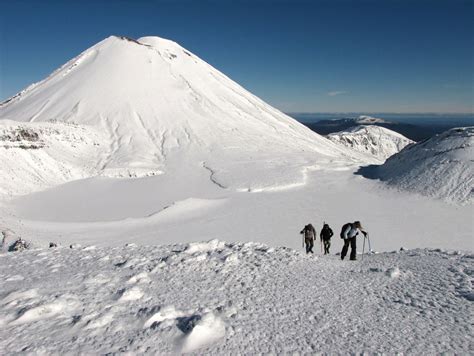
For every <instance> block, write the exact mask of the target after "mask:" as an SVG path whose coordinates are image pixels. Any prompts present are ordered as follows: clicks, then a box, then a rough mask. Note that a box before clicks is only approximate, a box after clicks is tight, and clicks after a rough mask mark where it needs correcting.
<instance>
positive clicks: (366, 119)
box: [354, 115, 390, 125]
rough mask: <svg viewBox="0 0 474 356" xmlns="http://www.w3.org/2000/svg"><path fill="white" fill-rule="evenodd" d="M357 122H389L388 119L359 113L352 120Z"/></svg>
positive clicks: (361, 123) (362, 123)
mask: <svg viewBox="0 0 474 356" xmlns="http://www.w3.org/2000/svg"><path fill="white" fill-rule="evenodd" d="M354 121H355V122H356V123H357V124H360V125H364V124H389V123H390V121H387V120H384V119H381V118H378V117H372V116H368V115H360V116H359V117H358V118H356V119H355V120H354Z"/></svg>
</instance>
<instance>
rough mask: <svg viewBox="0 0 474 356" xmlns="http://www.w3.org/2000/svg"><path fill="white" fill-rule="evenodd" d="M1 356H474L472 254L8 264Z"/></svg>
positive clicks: (103, 253) (51, 253)
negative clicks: (35, 355) (327, 355)
mask: <svg viewBox="0 0 474 356" xmlns="http://www.w3.org/2000/svg"><path fill="white" fill-rule="evenodd" d="M0 271H1V272H0V274H1V282H0V283H1V284H0V290H1V292H0V305H1V308H0V349H1V350H2V351H3V352H4V353H6V354H16V353H46V354H51V353H54V354H64V353H68V354H103V353H116V352H119V353H123V352H132V353H159V354H173V353H195V354H216V355H222V354H241V353H245V354H257V353H265V354H268V353H294V352H297V353H331V354H334V353H336V354H348V353H351V354H355V353H357V354H359V353H387V354H394V353H409V354H439V353H443V352H447V353H457V354H468V353H470V352H472V350H473V347H474V338H473V328H472V302H473V301H474V293H473V290H472V276H473V271H474V256H473V255H472V254H463V253H459V252H444V251H441V250H427V249H419V250H408V251H401V252H392V253H383V254H375V255H366V256H364V258H363V260H362V259H361V256H359V261H358V262H352V261H343V262H341V261H340V259H339V258H338V256H321V257H318V256H306V255H303V254H301V253H299V252H296V251H294V250H291V249H288V248H284V247H278V248H271V247H268V246H266V245H263V244H257V243H224V242H221V241H218V240H213V241H209V242H196V243H191V244H174V245H168V246H156V247H147V246H137V245H134V244H131V245H128V246H125V247H116V248H113V249H110V248H95V247H93V246H88V247H85V248H75V249H69V248H55V249H36V250H30V251H26V252H23V253H9V254H3V255H0Z"/></svg>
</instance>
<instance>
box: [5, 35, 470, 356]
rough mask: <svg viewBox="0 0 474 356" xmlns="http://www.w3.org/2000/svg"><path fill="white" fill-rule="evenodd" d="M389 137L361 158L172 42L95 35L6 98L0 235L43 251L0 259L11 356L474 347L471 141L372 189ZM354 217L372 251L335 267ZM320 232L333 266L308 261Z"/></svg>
mask: <svg viewBox="0 0 474 356" xmlns="http://www.w3.org/2000/svg"><path fill="white" fill-rule="evenodd" d="M368 130H370V132H372V133H373V132H374V131H376V130H378V128H376V127H371V128H370V129H368ZM351 134H352V135H353V136H354V137H358V138H357V140H359V137H360V141H358V142H360V144H357V145H356V146H360V145H362V146H364V145H365V143H366V141H365V140H371V137H373V136H370V134H369V133H368V131H367V133H366V135H367V136H366V137H364V133H363V132H362V133H361V134H360V135H361V136H358V135H359V134H356V132H353V133H351ZM395 136H396V135H394V134H392V133H390V135H388V134H387V133H386V132H383V134H380V136H377V137H376V138H374V140H378V141H377V142H378V148H377V149H376V150H375V151H372V150H370V151H371V152H370V154H368V153H367V152H365V151H364V150H365V148H367V147H368V146H367V145H365V148H364V149H363V150H362V151H363V152H361V151H359V150H357V149H354V146H351V147H348V146H347V145H343V144H340V143H335V142H332V141H331V140H329V139H327V138H325V137H322V136H320V135H318V134H316V133H314V132H312V131H311V130H310V129H308V128H307V127H305V126H303V125H302V124H300V123H298V122H297V121H295V120H293V119H291V118H290V117H288V116H287V115H285V114H283V113H281V112H280V111H278V110H277V109H275V108H273V107H271V106H270V105H268V104H266V103H265V102H263V101H262V100H260V99H259V98H257V97H255V96H254V95H252V94H251V93H249V92H248V91H246V90H245V89H244V88H242V87H241V86H240V85H238V84H237V83H235V82H233V81H232V80H231V79H229V78H228V77H226V76H225V75H224V74H222V73H220V72H219V71H218V70H216V69H215V68H213V67H211V66H210V65H209V64H207V63H206V62H204V61H203V60H201V59H200V58H198V57H197V56H196V55H195V54H193V53H191V52H190V51H188V50H186V49H184V48H183V47H181V46H179V45H178V44H176V43H175V42H172V41H168V40H164V39H161V38H158V37H144V38H141V39H138V40H132V39H129V38H125V37H115V36H112V37H109V38H107V39H105V40H103V41H102V42H100V43H98V44H96V45H95V46H93V47H91V48H89V49H87V50H85V51H84V52H83V53H81V54H80V55H79V56H78V57H76V58H74V59H72V60H71V61H69V62H68V63H66V64H65V65H64V66H62V67H61V68H59V69H58V70H57V71H55V72H54V73H52V74H51V75H50V76H49V77H48V78H46V79H44V80H43V81H41V82H39V83H36V84H33V85H31V86H30V87H28V88H26V89H25V90H23V91H22V92H20V93H19V94H17V95H16V96H14V97H12V98H11V99H8V100H7V101H5V102H3V103H1V104H0V162H1V164H0V230H1V231H2V232H3V233H4V234H3V235H4V241H3V243H4V246H9V245H11V244H12V243H13V242H14V240H15V239H16V238H18V237H22V238H24V239H25V240H27V241H28V242H29V243H30V245H31V248H30V249H28V250H26V251H23V252H15V253H13V252H6V251H5V250H4V251H2V252H1V253H0V306H1V307H0V354H20V353H45V354H64V353H72V354H96V353H121V352H131V353H154V354H156V353H158V354H160V353H161V354H174V353H187V352H191V353H192V352H195V353H212V354H242V353H247V354H256V353H293V352H299V353H336V354H347V353H362V352H368V353H389V354H392V353H412V354H420V353H429V354H433V353H440V352H447V353H469V352H472V350H473V342H474V341H473V337H472V335H473V333H472V325H471V319H472V304H471V303H472V301H473V296H472V295H473V294H472V271H473V262H472V261H473V257H472V252H470V251H472V250H474V248H473V240H472V238H473V235H474V231H473V223H472V215H473V210H472V209H473V207H472V204H471V203H472V200H470V195H469V194H472V193H470V191H471V189H472V176H473V173H472V140H473V136H472V128H466V129H459V131H453V132H450V133H447V134H446V135H445V136H442V137H438V138H434V139H433V140H432V141H427V142H422V143H419V144H414V145H409V146H407V147H406V148H404V149H403V150H402V151H401V152H400V153H398V154H396V155H394V156H392V158H389V159H388V160H387V162H386V163H385V164H384V165H382V166H379V168H377V169H380V171H381V172H382V171H383V172H384V178H383V179H382V180H380V179H367V178H366V177H365V174H361V167H368V166H370V165H373V164H374V163H381V162H382V161H383V159H382V158H378V156H374V154H379V153H380V152H383V153H384V154H386V155H388V151H389V149H392V148H388V146H385V144H387V145H389V142H390V144H394V145H395V146H394V147H397V150H398V149H399V148H398V147H399V146H397V145H398V143H399V141H398V138H395ZM443 137H444V138H443ZM354 139H355V138H354ZM364 142H365V143H364ZM400 142H401V141H400ZM381 143H383V145H381ZM349 146H350V145H349ZM440 147H441V148H440ZM393 149H395V148H393ZM405 157H406V158H405ZM439 164H441V165H442V167H444V168H443V169H441V168H436V167H438V166H437V165H439ZM433 167H435V168H433ZM366 169H369V168H366ZM370 169H372V170H373V168H370ZM407 172H408V173H407ZM410 172H411V173H410ZM403 174H408V175H407V176H403ZM391 177H393V182H395V180H396V179H398V181H400V182H402V183H403V184H392V180H391V179H392V178H391ZM399 177H403V179H402V178H399ZM385 181H388V183H389V184H386V183H385ZM410 182H418V183H417V184H419V185H417V186H414V185H413V186H411V185H410V184H411V183H410ZM430 184H432V185H433V188H432V189H433V190H436V191H439V192H443V194H440V195H436V194H431V193H432V192H431V191H428V188H426V187H427V186H429V185H430ZM393 186H395V187H396V188H397V189H393V188H391V187H393ZM447 187H450V188H449V189H448V188H447ZM468 192H469V193H468ZM420 193H421V194H420ZM466 197H468V198H469V199H466ZM439 198H440V199H439ZM458 198H460V199H458ZM446 200H448V201H449V202H451V204H448V203H446ZM459 202H461V203H462V204H458V203H459ZM355 220H360V221H361V222H362V225H363V227H364V228H365V229H366V230H367V231H368V232H369V233H370V235H369V236H370V240H371V243H372V248H373V249H374V250H375V251H378V252H380V253H378V254H370V255H365V256H364V258H363V259H362V256H360V255H359V259H358V261H341V260H340V258H339V256H335V255H334V254H335V253H336V252H339V251H340V250H341V247H342V240H341V239H340V238H339V237H338V234H339V231H340V228H341V226H342V225H343V224H344V223H346V222H350V221H351V222H353V221H355ZM309 222H311V223H312V224H313V225H314V226H315V227H316V229H317V230H318V231H319V230H320V229H321V227H322V224H323V223H324V222H326V223H328V224H329V225H330V226H331V227H332V229H333V230H334V233H335V236H334V237H333V239H332V247H331V255H328V256H306V255H303V254H302V253H300V252H297V250H300V249H301V248H302V247H301V243H302V241H301V235H300V234H299V232H300V230H301V229H302V228H303V226H304V225H306V224H307V223H309ZM202 241H208V242H202ZM222 241H228V242H227V243H224V242H222ZM51 242H52V243H54V244H57V245H58V246H59V247H57V248H51V249H48V248H47V246H48V245H49V244H50V243H51ZM54 244H53V245H54ZM362 244H363V240H362V239H361V238H359V240H358V245H359V252H360V250H361V245H362ZM69 245H72V247H73V248H67V246H69ZM80 245H82V246H84V247H80ZM401 247H404V248H406V249H407V250H404V251H401V252H398V253H391V252H388V251H399V250H400V248H401ZM433 249H437V250H433ZM316 250H317V254H318V255H319V246H316ZM366 251H367V249H366ZM470 308H471V309H470Z"/></svg>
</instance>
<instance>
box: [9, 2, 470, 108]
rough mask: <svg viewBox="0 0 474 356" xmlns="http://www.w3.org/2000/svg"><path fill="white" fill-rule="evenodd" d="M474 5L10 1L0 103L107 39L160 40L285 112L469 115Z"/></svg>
mask: <svg viewBox="0 0 474 356" xmlns="http://www.w3.org/2000/svg"><path fill="white" fill-rule="evenodd" d="M473 3H474V2H473V1H464V0H439V1H438V0H360V1H358V0H352V1H350V0H332V1H329V0H321V1H298V0H294V1H290V0H287V1H284V0H274V1H271V0H268V1H264V0H253V1H250V0H248V1H246V0H241V1H230V0H214V1H210V0H209V1H199V0H194V1H191V0H186V1H184V0H183V1H178V0H176V1H171V0H168V1H158V0H155V1H144V0H135V1H132V0H116V1H112V0H97V1H95V0H94V1H92V0H82V1H67V0H62V1H59V0H58V1H56V0H51V1H47V0H42V1H40V0H36V1H22V0H16V1H8V2H7V1H5V2H3V3H2V6H1V7H2V9H1V12H0V100H3V99H6V98H7V97H9V96H11V95H14V94H15V93H16V92H18V91H20V90H21V89H23V88H24V87H26V86H27V85H29V84H30V83H32V82H35V81H38V80H41V79H43V78H44V77H45V76H47V75H48V74H49V73H50V72H52V71H53V70H54V69H56V68H57V67H59V66H60V65H62V64H63V63H64V62H66V61H67V60H69V59H71V58H72V57H74V56H76V55H77V54H79V53H80V52H81V51H83V50H85V49H86V48H88V47H90V46H92V45H94V44H95V43H97V42H99V41H100V40H102V39H103V38H105V37H107V36H109V35H112V34H117V35H126V36H129V37H133V38H138V37H141V36H145V35H157V36H160V37H165V38H169V39H172V40H175V41H177V42H178V43H180V44H181V45H182V46H183V47H186V48H188V49H189V50H191V51H193V52H194V53H196V54H197V55H199V56H200V57H201V58H203V59H204V60H206V61H207V62H209V63H210V64H211V65H213V66H215V67H216V68H217V69H219V70H221V71H222V72H224V73H225V74H226V75H228V76H230V77H231V78H232V79H234V80H235V81H237V82H238V83H240V84H241V85H243V86H244V87H245V88H247V89H248V90H250V91H251V92H253V93H254V94H256V95H257V96H259V97H261V98H262V99H264V100H265V101H267V102H269V103H270V104H272V105H274V106H276V107H277V108H279V109H281V110H283V111H286V112H472V111H473V105H472V102H473V100H474V98H473V69H474V68H473V62H474V55H473V52H474V50H473V32H474V28H473V20H472V18H474V13H473Z"/></svg>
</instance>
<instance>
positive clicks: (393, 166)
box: [377, 127, 474, 204]
mask: <svg viewBox="0 0 474 356" xmlns="http://www.w3.org/2000/svg"><path fill="white" fill-rule="evenodd" d="M473 157H474V127H462V128H454V129H451V130H449V131H446V132H444V133H442V134H440V135H436V136H435V137H432V138H430V139H428V140H425V141H422V142H419V143H417V144H415V145H411V146H408V147H406V148H405V149H404V150H402V151H401V152H400V153H398V154H396V155H394V156H392V157H390V158H389V159H388V160H387V161H386V162H385V164H384V165H382V166H380V167H379V168H378V169H377V176H378V177H379V178H380V179H382V180H383V181H386V182H387V183H388V184H390V185H391V186H395V187H397V188H400V189H406V190H410V191H413V192H417V193H421V194H424V195H428V196H433V197H437V198H441V199H444V200H446V201H448V202H451V203H464V204H469V203H471V202H472V197H473V187H474V161H473Z"/></svg>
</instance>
